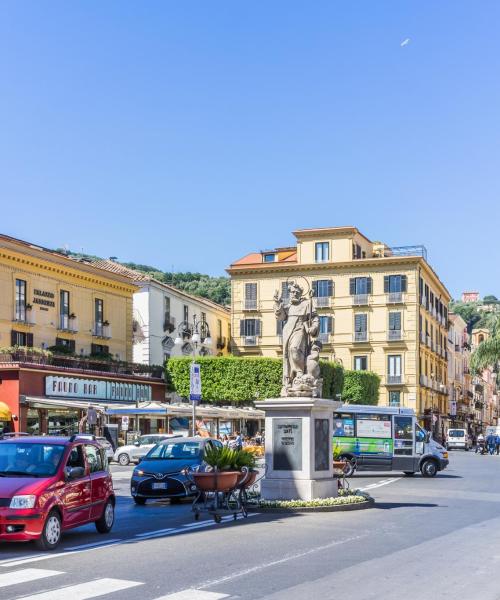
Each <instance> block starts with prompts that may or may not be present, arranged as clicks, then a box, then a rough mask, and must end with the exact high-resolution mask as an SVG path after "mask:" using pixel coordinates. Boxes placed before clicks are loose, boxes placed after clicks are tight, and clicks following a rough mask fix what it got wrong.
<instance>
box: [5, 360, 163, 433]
mask: <svg viewBox="0 0 500 600" xmlns="http://www.w3.org/2000/svg"><path fill="white" fill-rule="evenodd" d="M164 401H165V384H164V381H163V380H162V379H157V378H153V377H147V376H137V375H114V374H112V375H111V374H108V373H106V374H104V373H100V372H95V371H92V372H85V371H82V372H75V371H71V370H69V369H64V368H60V369H58V368H56V367H52V366H50V367H48V366H47V367H44V366H43V365H28V364H23V365H19V364H12V363H10V364H9V363H8V364H0V427H2V428H4V427H7V428H8V429H9V430H10V431H21V432H26V433H30V434H32V435H71V434H72V433H77V432H78V431H86V430H88V429H89V426H92V427H93V428H95V427H98V428H101V427H102V426H103V425H104V423H105V420H106V416H105V411H106V408H107V407H109V406H114V405H120V406H129V407H136V406H138V405H140V404H141V403H143V402H156V403H158V405H160V404H159V403H162V402H164ZM2 406H3V411H2Z"/></svg>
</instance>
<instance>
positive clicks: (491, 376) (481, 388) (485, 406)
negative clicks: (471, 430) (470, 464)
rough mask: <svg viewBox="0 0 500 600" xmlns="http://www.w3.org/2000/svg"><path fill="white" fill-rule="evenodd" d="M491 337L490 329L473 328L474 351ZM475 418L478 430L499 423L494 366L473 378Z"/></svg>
mask: <svg viewBox="0 0 500 600" xmlns="http://www.w3.org/2000/svg"><path fill="white" fill-rule="evenodd" d="M489 337H490V331H489V330H488V329H484V328H477V329H473V330H472V334H471V342H472V350H473V351H474V349H475V348H477V346H479V344H481V342H484V341H485V340H487V339H488V338H489ZM472 393H473V396H474V411H475V420H476V422H477V430H478V431H484V427H486V426H487V425H497V424H498V417H499V406H498V390H497V374H496V372H495V371H494V369H492V368H487V369H483V371H481V373H477V374H476V375H474V377H473V378H472Z"/></svg>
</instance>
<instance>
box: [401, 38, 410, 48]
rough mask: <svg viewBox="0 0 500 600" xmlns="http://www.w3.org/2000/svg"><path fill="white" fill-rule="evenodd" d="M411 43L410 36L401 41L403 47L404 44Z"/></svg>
mask: <svg viewBox="0 0 500 600" xmlns="http://www.w3.org/2000/svg"><path fill="white" fill-rule="evenodd" d="M409 43H410V38H406V39H404V40H403V41H402V42H401V48H403V47H404V46H408V44H409Z"/></svg>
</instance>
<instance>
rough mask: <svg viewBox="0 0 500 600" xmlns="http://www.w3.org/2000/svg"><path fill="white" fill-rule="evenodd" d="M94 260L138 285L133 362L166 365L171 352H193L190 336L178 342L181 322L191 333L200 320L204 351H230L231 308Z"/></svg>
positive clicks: (122, 267)
mask: <svg viewBox="0 0 500 600" xmlns="http://www.w3.org/2000/svg"><path fill="white" fill-rule="evenodd" d="M95 264H96V265H98V266H99V267H100V268H103V269H108V270H110V271H112V272H115V273H120V274H121V275H123V276H125V277H128V278H130V280H132V281H133V282H134V284H135V285H137V286H138V289H137V290H136V292H135V293H134V300H133V331H134V344H133V355H134V362H136V363H142V364H148V365H163V364H164V362H165V360H166V359H168V358H170V357H171V356H183V355H184V356H190V355H192V352H193V345H192V343H190V341H189V339H188V337H187V336H185V337H186V339H185V340H183V343H182V344H181V345H179V346H177V345H175V339H176V338H177V337H179V336H180V337H181V338H183V337H184V335H183V333H185V332H184V329H183V325H182V324H187V327H188V330H189V331H190V332H191V333H192V332H193V329H194V325H195V323H198V326H199V329H200V332H203V335H202V336H201V341H200V346H199V348H198V350H199V351H200V353H201V354H202V355H207V356H208V355H225V354H227V353H228V348H229V339H230V334H231V333H230V327H229V322H230V310H229V309H228V308H225V307H224V306H221V305H219V304H216V303H215V302H212V301H210V300H207V299H205V298H200V297H198V296H193V295H191V294H187V293H185V292H183V291H182V290H179V289H177V288H175V287H173V286H171V285H168V284H166V283H163V282H161V281H157V280H156V279H153V278H151V277H149V276H148V275H146V274H144V273H140V272H138V271H134V270H133V269H129V268H127V267H124V266H123V265H120V264H119V263H116V262H113V261H110V260H101V261H98V262H96V263H95ZM202 324H203V325H202ZM207 342H211V343H210V345H208V344H207Z"/></svg>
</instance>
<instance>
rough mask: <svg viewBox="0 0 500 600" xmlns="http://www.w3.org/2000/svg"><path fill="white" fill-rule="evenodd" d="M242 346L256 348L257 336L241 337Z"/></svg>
mask: <svg viewBox="0 0 500 600" xmlns="http://www.w3.org/2000/svg"><path fill="white" fill-rule="evenodd" d="M243 345H244V346H256V345H257V336H256V335H245V336H244V337H243Z"/></svg>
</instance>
